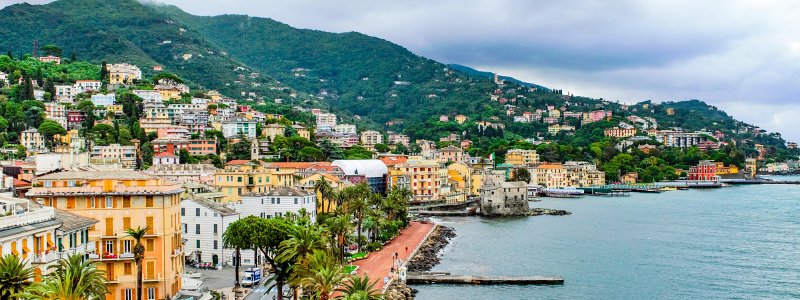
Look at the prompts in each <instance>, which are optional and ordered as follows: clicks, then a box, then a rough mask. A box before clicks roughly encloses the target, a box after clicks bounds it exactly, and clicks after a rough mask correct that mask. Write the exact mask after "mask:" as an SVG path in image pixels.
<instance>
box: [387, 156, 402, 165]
mask: <svg viewBox="0 0 800 300" xmlns="http://www.w3.org/2000/svg"><path fill="white" fill-rule="evenodd" d="M406 160H408V156H386V157H381V161H382V162H383V163H384V164H386V165H387V166H393V165H399V164H403V163H405V162H406Z"/></svg>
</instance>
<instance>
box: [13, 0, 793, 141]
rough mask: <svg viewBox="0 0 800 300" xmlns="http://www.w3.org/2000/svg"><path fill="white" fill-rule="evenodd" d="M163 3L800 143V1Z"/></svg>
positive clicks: (215, 0) (207, 0) (196, 0)
mask: <svg viewBox="0 0 800 300" xmlns="http://www.w3.org/2000/svg"><path fill="white" fill-rule="evenodd" d="M16 2H21V1H10V0H0V6H5V5H8V4H10V3H16ZM28 2H30V3H42V2H49V1H41V0H39V1H36V0H34V1H28ZM159 2H163V3H169V4H174V5H177V6H178V7H180V8H182V9H184V10H186V11H188V12H190V13H193V14H200V15H218V14H227V13H234V14H249V15H252V16H260V17H269V18H272V19H275V20H278V21H281V22H284V23H287V24H289V25H292V26H294V27H299V28H310V29H319V30H325V31H332V32H346V31H359V32H362V33H365V34H369V35H372V36H377V37H380V38H384V39H387V40H389V41H392V42H395V43H397V44H400V45H402V46H405V47H406V48H408V49H410V50H411V51H413V52H415V53H417V54H419V55H422V56H426V57H429V58H433V59H436V60H438V61H441V62H444V63H458V64H464V65H468V66H472V67H475V68H477V69H482V70H487V71H497V72H499V73H501V74H504V75H510V76H514V77H517V78H519V79H522V80H526V81H530V82H534V83H537V84H541V85H544V86H548V87H553V88H559V89H563V90H565V91H568V92H570V93H573V94H575V95H583V96H590V97H602V98H605V99H608V100H619V101H621V102H626V103H632V102H637V101H641V100H646V99H652V100H654V101H670V100H685V99H700V100H704V101H706V102H709V103H711V104H713V105H716V106H718V107H720V108H722V109H724V110H726V111H727V112H728V113H730V114H732V115H733V116H734V117H736V118H738V119H741V120H744V121H747V122H750V123H754V124H756V125H759V126H761V127H762V128H765V129H767V130H770V131H779V132H781V133H782V134H783V135H784V137H785V138H787V139H789V140H794V141H798V140H800V101H798V97H799V96H800V17H798V16H800V1H791V0H786V1H780V0H776V1H770V0H751V1H747V0H743V1H736V0H725V1H723V0H706V1H696V0H695V1H636V0H619V1H601V0H574V1H572V0H562V1H524V0H516V1H514V0H437V1H419V0H394V1H389V0H373V1H366V0H361V1H356V0H337V1H324V0H316V1H311V0H291V1H272V0H258V1H256V0H224V1H222V0H159Z"/></svg>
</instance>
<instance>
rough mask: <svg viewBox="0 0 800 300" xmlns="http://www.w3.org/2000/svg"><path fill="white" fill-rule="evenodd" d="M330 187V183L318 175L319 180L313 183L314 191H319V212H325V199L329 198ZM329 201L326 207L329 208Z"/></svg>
mask: <svg viewBox="0 0 800 300" xmlns="http://www.w3.org/2000/svg"><path fill="white" fill-rule="evenodd" d="M331 190H332V188H331V185H330V184H329V183H328V181H327V180H325V177H322V176H320V178H319V180H317V182H315V183H314V191H315V192H317V193H319V201H318V202H317V203H318V204H319V205H321V207H320V209H319V211H320V212H327V211H326V210H325V202H326V201H325V200H330V198H329V196H330V192H331ZM330 206H331V205H330V203H328V208H329V209H330Z"/></svg>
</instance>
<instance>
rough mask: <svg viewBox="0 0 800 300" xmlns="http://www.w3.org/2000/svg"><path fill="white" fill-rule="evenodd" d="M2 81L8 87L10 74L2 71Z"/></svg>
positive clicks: (0, 73)
mask: <svg viewBox="0 0 800 300" xmlns="http://www.w3.org/2000/svg"><path fill="white" fill-rule="evenodd" d="M0 81H2V82H3V83H4V84H6V85H8V74H6V73H4V72H3V71H0Z"/></svg>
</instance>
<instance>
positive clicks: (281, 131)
mask: <svg viewBox="0 0 800 300" xmlns="http://www.w3.org/2000/svg"><path fill="white" fill-rule="evenodd" d="M285 132H286V128H284V127H283V126H282V125H280V124H277V123H273V124H269V125H267V126H264V129H262V130H261V135H262V136H264V137H267V138H269V140H270V141H274V140H275V137H277V136H284V135H285V134H286V133H285Z"/></svg>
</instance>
